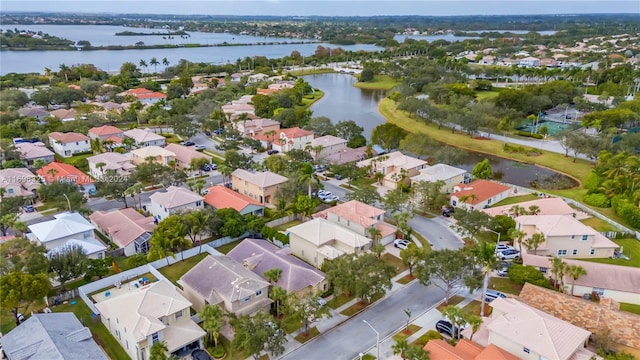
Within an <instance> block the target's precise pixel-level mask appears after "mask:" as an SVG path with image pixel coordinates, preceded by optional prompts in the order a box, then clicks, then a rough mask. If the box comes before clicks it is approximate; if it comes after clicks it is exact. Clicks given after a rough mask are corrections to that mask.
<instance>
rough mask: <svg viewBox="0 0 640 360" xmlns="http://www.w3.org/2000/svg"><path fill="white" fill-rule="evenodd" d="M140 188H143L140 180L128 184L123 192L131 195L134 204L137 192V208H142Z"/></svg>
mask: <svg viewBox="0 0 640 360" xmlns="http://www.w3.org/2000/svg"><path fill="white" fill-rule="evenodd" d="M142 190H144V185H142V183H141V182H137V183H135V184H133V185H131V186H129V187H128V188H127V189H126V190H125V191H124V194H125V195H131V198H132V199H133V200H134V201H133V203H134V206H135V203H136V202H135V197H136V194H138V205H139V206H138V209H142V196H141V195H142Z"/></svg>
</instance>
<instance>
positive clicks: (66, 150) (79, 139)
mask: <svg viewBox="0 0 640 360" xmlns="http://www.w3.org/2000/svg"><path fill="white" fill-rule="evenodd" d="M49 145H51V147H52V148H53V151H54V152H55V153H57V154H58V155H60V156H62V157H71V156H73V155H74V154H78V153H86V152H89V151H91V145H90V144H89V137H88V136H86V135H84V134H80V133H74V132H69V133H61V132H57V131H56V132H52V133H49Z"/></svg>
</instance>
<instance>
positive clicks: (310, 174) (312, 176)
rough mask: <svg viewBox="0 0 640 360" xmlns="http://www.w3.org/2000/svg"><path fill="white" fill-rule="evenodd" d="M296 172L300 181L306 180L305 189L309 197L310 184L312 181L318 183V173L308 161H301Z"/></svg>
mask: <svg viewBox="0 0 640 360" xmlns="http://www.w3.org/2000/svg"><path fill="white" fill-rule="evenodd" d="M298 174H299V175H300V181H301V182H305V181H306V182H307V190H308V196H309V197H311V186H312V185H313V183H316V184H317V183H319V182H320V180H319V179H318V175H316V170H315V169H314V168H313V166H311V164H310V163H303V164H302V166H301V167H300V170H298Z"/></svg>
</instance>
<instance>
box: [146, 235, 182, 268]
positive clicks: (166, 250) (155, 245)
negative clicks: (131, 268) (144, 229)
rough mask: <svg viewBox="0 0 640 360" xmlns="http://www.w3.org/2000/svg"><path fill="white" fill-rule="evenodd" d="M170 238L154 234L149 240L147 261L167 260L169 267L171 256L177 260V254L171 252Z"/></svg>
mask: <svg viewBox="0 0 640 360" xmlns="http://www.w3.org/2000/svg"><path fill="white" fill-rule="evenodd" d="M168 240H169V239H168V238H167V237H165V236H163V235H162V234H160V233H157V232H154V233H153V235H151V239H149V253H148V254H147V260H149V261H153V260H158V259H162V258H166V259H167V265H169V256H171V257H173V258H175V256H176V255H175V253H173V252H172V251H171V245H170V244H169V243H168Z"/></svg>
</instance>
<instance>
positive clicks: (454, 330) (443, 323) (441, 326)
mask: <svg viewBox="0 0 640 360" xmlns="http://www.w3.org/2000/svg"><path fill="white" fill-rule="evenodd" d="M436 330H437V331H438V332H439V333H440V334H445V335H449V337H455V338H457V337H458V334H459V332H460V331H462V330H464V328H462V329H458V327H457V326H453V324H451V322H449V321H447V320H440V321H438V322H437V323H436ZM460 338H461V339H462V335H460Z"/></svg>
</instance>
